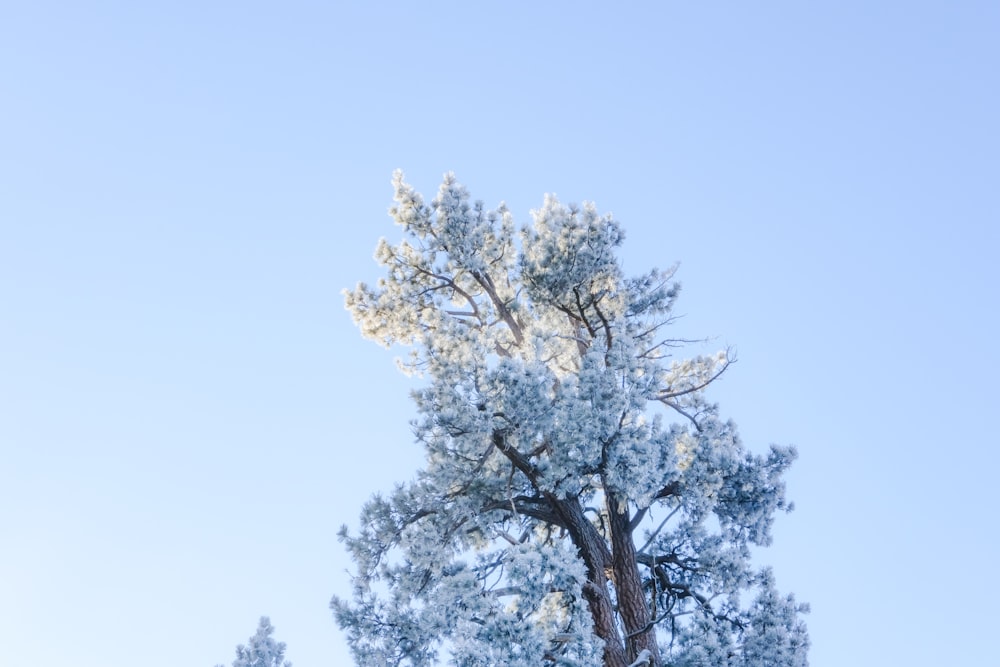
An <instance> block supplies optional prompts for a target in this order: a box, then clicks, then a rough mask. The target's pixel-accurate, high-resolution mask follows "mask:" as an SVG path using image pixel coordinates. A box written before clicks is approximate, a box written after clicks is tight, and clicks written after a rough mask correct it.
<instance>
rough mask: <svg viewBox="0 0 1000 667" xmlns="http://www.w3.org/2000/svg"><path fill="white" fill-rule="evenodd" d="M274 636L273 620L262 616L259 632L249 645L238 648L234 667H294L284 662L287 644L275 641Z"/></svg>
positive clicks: (218, 666) (220, 666) (219, 666)
mask: <svg viewBox="0 0 1000 667" xmlns="http://www.w3.org/2000/svg"><path fill="white" fill-rule="evenodd" d="M272 634H274V627H273V626H272V625H271V620H270V619H269V618H268V617H267V616H261V617H260V624H259V625H258V626H257V632H256V633H255V634H254V635H253V636H252V637H250V641H249V642H247V645H246V646H243V645H242V644H240V645H239V646H237V647H236V659H235V660H233V667H292V663H290V662H288V661H287V660H284V659H285V643H284V642H276V641H274V638H273V637H271V635H272ZM282 661H284V662H282ZM216 667H222V665H216Z"/></svg>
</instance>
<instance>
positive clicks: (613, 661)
mask: <svg viewBox="0 0 1000 667" xmlns="http://www.w3.org/2000/svg"><path fill="white" fill-rule="evenodd" d="M547 497H548V500H549V502H550V503H552V508H553V509H554V510H555V512H556V513H557V514H558V515H559V517H560V518H561V519H562V520H563V522H564V523H565V525H566V530H567V531H568V532H569V535H570V538H571V539H572V540H573V544H574V545H575V546H576V548H577V550H578V551H579V553H580V557H581V558H583V562H584V564H585V565H586V566H587V583H586V584H585V585H584V587H583V595H584V597H585V598H586V600H587V605H588V606H589V607H590V615H591V616H592V617H593V619H594V632H595V633H596V634H597V636H598V637H600V638H601V639H602V640H604V667H628V664H629V662H630V660H629V659H628V657H627V655H626V653H625V646H624V642H622V638H621V635H620V634H619V633H618V626H617V624H616V623H615V611H614V605H612V604H611V596H610V595H609V594H608V586H607V581H608V575H607V571H608V570H609V569H610V567H611V553H610V552H609V551H608V545H607V544H606V543H605V542H604V538H603V537H601V534H600V533H598V532H597V529H596V528H594V525H593V524H592V523H590V521H589V520H588V519H587V517H586V516H585V515H584V513H583V508H582V507H580V502H579V501H578V500H577V499H576V498H566V499H558V498H556V497H555V496H554V495H551V494H548V495H547Z"/></svg>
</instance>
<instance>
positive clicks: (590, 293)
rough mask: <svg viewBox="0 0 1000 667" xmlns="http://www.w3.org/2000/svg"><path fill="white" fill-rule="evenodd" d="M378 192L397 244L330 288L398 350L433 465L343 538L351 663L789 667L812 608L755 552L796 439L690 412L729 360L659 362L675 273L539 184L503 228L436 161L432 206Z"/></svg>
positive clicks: (364, 325)
mask: <svg viewBox="0 0 1000 667" xmlns="http://www.w3.org/2000/svg"><path fill="white" fill-rule="evenodd" d="M393 184H394V187H395V201H396V205H395V206H394V207H393V208H392V209H391V210H390V214H391V215H392V217H393V218H394V219H395V221H396V222H397V223H398V224H399V225H400V226H401V227H402V229H403V230H404V233H405V236H406V238H405V239H404V240H403V241H402V242H400V243H399V244H397V245H391V244H390V243H388V242H386V241H385V240H382V241H380V242H379V244H378V247H377V250H376V260H377V261H378V262H379V263H380V264H382V265H383V266H384V267H385V269H386V275H385V277H384V278H383V279H381V280H380V281H379V282H378V284H377V285H376V286H375V287H374V288H372V287H369V286H367V285H364V284H359V285H358V286H357V288H355V289H354V290H350V291H345V300H346V305H347V308H348V309H349V310H350V311H351V313H352V315H353V316H354V319H355V322H357V324H358V326H359V327H360V328H361V331H362V333H363V334H364V335H365V336H366V337H368V338H371V339H373V340H375V341H377V342H379V343H380V344H382V345H385V346H387V347H391V346H394V345H406V346H410V347H411V354H410V356H409V358H408V360H406V361H405V362H402V363H403V366H404V369H405V370H407V371H408V372H414V373H419V374H421V375H423V376H424V377H425V378H426V382H425V384H424V385H423V386H422V387H421V388H420V389H419V390H417V391H415V392H414V401H415V403H416V406H417V411H418V415H419V418H418V419H417V420H416V421H415V423H414V432H415V435H416V439H417V441H418V442H419V443H420V444H421V445H422V446H423V447H424V448H425V451H426V454H427V463H426V466H425V467H424V468H423V469H422V470H420V471H419V472H418V474H417V476H416V478H415V479H414V480H413V481H412V482H411V483H409V484H406V485H400V486H398V487H397V488H396V489H395V490H394V491H393V492H392V493H391V494H389V495H388V496H385V497H383V496H379V495H376V496H375V497H373V498H372V499H371V501H369V502H368V503H367V504H366V505H365V508H364V510H363V513H362V517H361V527H360V530H359V532H357V533H355V534H351V533H349V532H348V531H347V529H346V528H344V529H342V532H341V538H342V539H343V540H344V542H345V543H346V545H347V548H348V549H349V550H350V552H351V555H352V557H353V558H354V560H355V562H356V563H357V567H358V570H357V573H356V575H355V576H354V579H353V583H354V596H353V600H350V601H347V600H341V599H336V598H335V599H334V600H333V602H332V607H333V610H334V613H335V616H336V618H337V621H338V622H339V623H340V625H341V626H342V627H343V628H345V629H346V631H347V632H348V635H349V638H350V642H351V647H352V650H353V652H354V656H355V659H356V661H357V662H358V664H359V665H374V664H378V665H412V666H419V665H432V664H437V663H438V662H441V661H448V662H450V663H451V664H457V665H483V666H486V665H525V666H527V665H533V666H534V665H540V664H552V665H594V664H599V663H601V662H602V661H603V662H604V663H605V664H616V665H620V666H621V667H626V665H627V663H628V662H632V664H645V663H644V662H643V660H646V661H648V663H649V664H650V665H658V664H663V662H664V661H667V662H669V663H670V664H676V665H745V666H747V667H750V666H751V665H753V666H757V665H765V664H767V665H781V666H786V665H787V666H792V665H794V666H796V667H798V666H800V665H805V664H806V651H807V648H808V637H807V634H806V631H805V626H804V625H803V624H802V622H801V620H800V618H799V615H800V614H801V613H802V612H803V611H804V607H803V606H801V605H796V604H795V603H794V601H793V600H792V598H790V597H781V596H779V595H778V594H777V593H776V592H774V590H773V581H772V578H771V576H770V573H767V572H765V573H758V572H755V571H754V569H753V568H752V567H751V565H750V562H749V552H750V549H749V546H750V545H767V544H768V543H769V542H770V539H771V534H770V528H771V523H772V521H773V516H774V513H775V512H776V511H778V510H788V509H790V504H789V503H787V502H786V501H785V498H784V485H783V482H782V481H781V474H782V473H783V471H784V470H785V469H786V468H787V467H788V465H789V464H790V463H791V461H792V460H793V459H794V457H795V451H794V449H792V448H787V447H784V448H783V447H772V448H771V450H770V452H769V453H768V454H767V455H766V456H757V455H753V454H751V453H750V452H748V451H747V450H746V449H744V447H743V445H742V443H741V442H740V439H739V437H738V435H737V432H736V427H735V426H734V425H733V424H732V423H731V422H728V421H725V420H723V419H721V418H720V417H719V416H718V409H717V408H716V406H714V405H712V404H710V403H708V402H707V401H706V399H705V397H704V390H705V388H706V387H707V386H708V385H709V384H710V383H711V382H712V381H713V380H714V379H715V378H717V377H718V376H719V375H720V374H721V373H722V372H723V371H725V369H726V368H727V367H728V366H729V364H730V363H731V362H732V358H731V357H730V355H729V354H728V352H726V351H722V352H720V353H719V354H717V355H712V356H697V357H694V358H690V359H674V358H672V356H671V353H672V352H673V351H674V348H676V347H677V345H678V343H679V341H671V340H670V339H669V338H667V337H665V335H664V327H665V325H668V324H669V323H670V321H671V318H672V316H671V309H672V307H673V304H674V301H675V299H676V298H677V295H678V293H679V289H680V288H679V285H677V284H676V283H673V282H672V277H673V270H670V271H666V272H661V271H656V270H654V271H651V272H649V273H648V274H646V275H644V276H639V277H637V278H627V277H625V276H623V274H622V271H621V268H620V266H619V264H618V261H617V258H616V251H617V248H618V246H619V245H620V244H621V242H622V240H623V238H624V236H623V233H622V231H621V228H620V226H619V225H618V223H617V222H616V221H615V220H614V219H613V218H611V217H610V216H601V215H599V214H598V213H597V211H596V208H595V207H594V206H593V205H592V204H585V205H583V206H582V207H575V206H569V207H567V206H564V205H562V204H560V203H559V201H558V200H557V199H556V198H555V197H553V196H548V197H546V198H545V201H544V203H543V205H542V207H541V208H540V209H539V210H537V211H533V212H532V216H533V219H534V224H533V225H532V226H531V227H530V228H525V229H523V230H521V232H520V234H519V235H518V234H516V233H515V230H514V223H513V220H512V217H511V215H510V213H509V212H508V211H507V210H506V208H505V207H504V206H502V205H501V206H500V207H499V208H497V209H496V210H493V211H490V210H487V209H486V208H485V207H484V206H483V205H482V204H481V203H478V202H477V203H472V202H470V199H469V195H468V193H467V191H466V190H465V188H464V187H462V186H461V185H459V184H458V183H457V181H456V180H455V178H454V176H452V175H450V174H449V175H446V177H445V179H444V182H443V183H442V185H441V188H440V190H439V193H438V195H437V196H436V197H435V199H434V200H433V201H432V202H431V203H430V205H427V204H425V203H424V200H423V198H422V197H421V196H420V194H419V193H417V192H415V191H414V190H413V189H412V187H410V186H409V185H408V184H406V183H405V182H404V181H403V178H402V175H401V174H399V173H397V174H396V175H395V176H394V179H393ZM667 415H673V416H674V417H675V418H676V419H677V421H675V422H674V423H667V421H666V419H665V417H666V416H667ZM640 534H641V535H640ZM623 535H624V536H625V537H624V538H623V537H622V536H623ZM623 539H625V540H626V541H625V542H623V541H622V540H623ZM633 540H634V541H633ZM629 545H631V546H629ZM620 554H625V555H623V556H621V558H617V556H618V555H620ZM628 554H631V555H628ZM616 558H617V560H616ZM630 572H632V573H635V575H636V578H635V579H634V580H633V579H630V578H629V576H630V575H629V573H630ZM630 582H633V583H630ZM637 586H638V587H637ZM741 591H742V592H747V593H749V592H753V591H756V597H755V598H754V599H753V602H752V603H751V604H750V605H749V606H744V605H742V604H741V599H740V598H741V595H740V594H741ZM637 595H638V596H639V597H640V598H644V600H645V602H641V603H640V604H639V606H638V607H636V605H635V604H632V605H622V604H619V603H620V602H622V600H623V598H624V597H629V596H630V597H629V600H632V601H633V602H634V600H635V596H637ZM602 600H603V601H604V602H601V601H602ZM602 604H603V605H604V606H603V607H602V606H601V605H602ZM602 610H603V611H602ZM602 614H603V615H602ZM607 614H613V615H614V618H613V619H610V620H609V619H608V618H607ZM643 619H646V620H643ZM635 623H639V624H643V623H646V626H645V627H641V628H638V629H635V628H634V627H632V626H634V624H635ZM630 624H632V626H630ZM650 636H655V637H656V638H658V643H657V641H652V643H650V642H649V641H647V639H645V638H648V637H650ZM636 637H638V639H637V638H636ZM626 656H628V657H626Z"/></svg>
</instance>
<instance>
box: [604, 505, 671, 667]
mask: <svg viewBox="0 0 1000 667" xmlns="http://www.w3.org/2000/svg"><path fill="white" fill-rule="evenodd" d="M607 503H608V518H609V523H610V528H611V554H612V555H611V564H612V571H613V574H614V582H615V592H616V593H617V596H618V613H619V614H620V615H621V619H622V625H623V626H624V628H625V653H626V656H627V658H628V660H629V662H631V661H633V660H635V659H636V658H637V657H638V655H639V654H640V653H641V652H642V650H643V649H648V650H649V652H650V654H651V655H652V661H651V662H650V665H652V667H658V666H659V665H660V649H659V647H658V646H657V645H656V631H655V630H654V629H653V626H652V625H651V624H650V617H649V607H648V606H647V604H646V596H645V593H644V592H643V590H642V577H641V576H640V575H639V564H638V562H637V561H636V553H635V542H633V541H632V530H631V527H630V523H631V522H630V521H629V515H628V505H627V504H626V503H625V502H624V501H619V500H618V499H617V498H615V497H614V496H610V497H609V498H608V499H607ZM619 510H621V511H619Z"/></svg>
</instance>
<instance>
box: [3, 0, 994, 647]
mask: <svg viewBox="0 0 1000 667" xmlns="http://www.w3.org/2000/svg"><path fill="white" fill-rule="evenodd" d="M536 4H541V3H534V4H532V5H529V4H528V3H517V2H515V3H504V4H502V5H501V4H498V3H493V4H486V3H442V2H430V3H419V4H418V3H392V2H389V3H380V4H377V5H376V4H363V3H346V2H345V3H322V2H315V3H299V2H289V3H263V2H243V3H227V2H216V3H183V2H175V3H159V2H149V3H125V2H89V3H68V2H67V3H51V2H44V1H41V2H33V3H16V4H15V3H8V4H6V5H4V6H3V7H0V540H2V548H0V645H2V646H3V647H4V655H5V660H7V661H9V662H10V664H40V665H64V664H74V665H82V666H88V665H95V666H96V665H101V666H102V667H125V666H126V665H134V664H143V665H146V666H147V667H160V666H166V665H177V664H191V665H198V664H201V665H212V664H215V663H216V662H222V661H230V660H231V659H232V651H233V647H234V646H235V644H236V643H238V642H242V641H245V640H246V638H247V637H248V636H249V635H250V634H251V633H252V632H253V630H254V628H255V627H256V622H257V618H258V616H260V615H262V614H268V615H270V616H271V619H272V622H273V623H274V625H275V626H276V628H277V632H276V636H277V638H278V639H280V640H282V641H285V642H287V643H288V657H289V658H290V659H291V660H292V661H293V662H294V663H295V664H296V665H297V667H311V666H315V665H321V664H322V665H340V664H348V658H347V651H346V647H345V645H344V642H343V639H342V637H341V636H340V634H339V632H338V630H337V629H336V626H335V624H334V623H333V620H332V618H331V616H330V614H329V612H328V610H327V604H328V601H329V599H330V597H331V596H332V595H333V594H334V593H340V594H345V593H346V592H347V590H348V580H347V574H346V571H347V569H348V568H349V566H350V564H349V562H348V560H347V558H346V555H345V553H344V551H343V549H342V548H341V546H340V545H339V544H338V543H337V540H336V537H335V535H336V531H337V529H338V527H339V526H340V525H341V524H344V523H346V524H348V525H355V523H356V520H357V519H356V517H357V514H358V511H359V509H360V506H361V504H362V503H363V502H364V500H365V499H366V498H367V497H368V496H369V495H370V494H371V493H372V492H373V491H376V490H386V489H388V488H390V487H391V485H392V484H393V482H394V481H402V480H405V479H408V478H409V477H410V476H411V475H412V474H413V471H414V470H415V468H416V466H417V465H418V464H419V461H420V457H419V451H418V450H417V448H416V447H415V446H414V445H413V444H412V438H411V435H410V431H409V426H408V421H409V419H410V418H411V417H412V415H413V409H412V407H411V406H410V404H409V402H408V399H407V392H408V389H409V387H410V386H411V385H410V384H409V383H410V381H409V380H407V379H406V378H404V377H402V376H401V375H399V374H398V373H397V372H396V370H395V367H394V365H393V362H392V355H391V354H389V353H386V352H385V351H384V350H381V349H380V348H378V347H376V346H374V345H372V344H371V343H368V342H366V341H364V340H362V339H361V337H360V335H359V334H358V332H357V331H356V330H355V329H354V327H353V326H352V324H351V322H350V318H349V316H348V315H347V313H346V312H345V311H344V310H343V307H342V299H341V296H340V294H339V292H340V290H341V289H342V288H343V287H347V286H351V285H353V284H354V283H355V282H357V281H358V280H361V279H365V280H371V279H374V278H375V277H376V276H377V267H376V266H375V264H374V263H373V262H372V260H371V254H372V250H373V249H374V246H375V242H376V240H377V239H378V237H380V236H387V237H388V238H390V239H397V238H398V233H397V231H396V230H395V229H394V228H393V227H392V224H391V221H390V220H389V218H388V217H387V216H386V214H385V211H386V209H387V207H388V206H389V204H390V203H391V200H390V198H391V189H390V187H389V178H390V175H391V172H392V170H393V169H395V168H397V167H398V168H402V169H404V170H405V171H406V173H407V177H408V180H409V181H410V182H412V183H414V184H415V185H417V186H418V187H419V188H420V189H422V190H423V191H424V193H425V194H427V195H428V196H430V195H431V194H433V191H434V190H435V189H436V187H437V185H438V183H439V181H440V177H441V174H442V173H443V172H445V171H448V170H454V171H455V172H456V173H457V174H458V177H459V179H460V180H461V181H462V182H463V183H465V185H467V186H468V187H469V189H470V190H471V191H472V193H473V196H474V197H477V198H481V199H483V200H485V201H486V202H487V203H488V204H490V205H495V204H497V203H498V202H499V201H500V200H506V201H507V203H508V204H509V205H510V207H511V209H512V210H513V211H514V213H515V215H516V217H517V220H518V221H519V222H522V223H523V222H527V221H528V220H529V216H528V211H529V209H531V208H533V207H536V206H538V205H540V204H541V201H542V195H543V194H544V193H545V192H554V193H557V194H558V195H559V196H560V198H561V199H562V200H563V201H567V202H568V201H580V200H584V199H587V200H592V201H595V202H596V203H597V206H598V208H599V210H601V211H605V212H608V211H610V212H613V213H614V214H615V215H616V217H617V218H618V219H619V220H621V221H622V223H623V225H624V227H625V229H626V233H627V238H626V242H625V247H624V251H623V262H624V264H625V267H626V270H627V271H630V272H632V273H639V272H641V271H644V270H646V269H647V268H649V267H651V266H654V265H658V266H666V265H670V264H672V263H673V262H675V261H680V262H681V269H680V273H679V277H680V279H681V280H682V282H683V283H684V295H683V297H682V300H681V302H680V306H679V309H680V311H681V312H683V313H684V314H685V317H684V319H683V320H682V321H681V322H680V323H679V324H678V334H680V335H687V336H711V337H714V338H715V343H714V344H717V345H719V346H721V345H725V344H732V345H735V346H736V348H737V350H738V354H739V358H740V361H739V363H738V364H737V365H736V366H734V367H733V369H732V370H731V371H730V372H729V373H727V376H726V377H725V379H724V381H723V382H722V383H721V384H719V385H718V386H717V387H716V389H715V392H714V394H713V396H714V397H715V398H717V399H718V400H719V401H720V402H721V404H722V406H723V411H724V413H725V414H728V415H729V416H732V417H733V418H734V419H735V420H736V421H737V423H738V424H740V427H741V430H742V433H743V436H744V440H745V441H746V442H747V443H748V445H750V446H751V447H752V448H754V449H757V450H762V449H763V448H765V447H766V445H767V444H768V443H770V442H778V443H793V444H796V445H797V446H798V447H799V451H800V460H799V461H798V462H797V464H796V465H795V466H794V467H793V469H792V470H791V471H790V473H789V476H788V482H789V493H790V495H791V497H792V498H793V499H794V500H795V502H796V505H797V510H796V511H795V512H794V513H792V514H790V515H786V516H782V517H780V518H779V520H778V523H777V526H776V531H775V533H776V540H775V545H774V546H773V547H772V548H770V549H768V550H766V551H763V552H762V553H761V554H760V557H759V559H760V562H761V563H772V564H773V565H774V566H775V570H776V574H777V580H778V584H779V587H781V588H782V589H783V590H787V591H794V592H795V593H796V594H797V596H798V598H799V599H802V600H805V601H808V602H810V603H811V604H812V608H813V612H812V614H811V615H810V617H809V619H808V621H809V625H810V630H811V634H812V639H813V651H812V654H811V662H812V664H813V665H814V666H815V667H828V666H829V667H833V666H839V665H844V664H870V665H886V664H907V665H914V666H919V665H939V664H983V663H984V662H986V661H988V660H989V659H990V658H991V657H992V656H993V655H994V654H995V641H994V639H993V638H994V635H995V628H996V627H997V624H998V622H1000V612H998V610H997V606H996V600H997V599H998V598H1000V575H998V574H997V569H996V565H995V564H996V562H998V560H1000V548H998V538H997V529H998V525H997V519H996V509H997V502H996V496H995V493H994V488H995V486H996V474H997V470H998V468H1000V454H998V449H1000V447H998V444H1000V443H998V437H997V435H996V433H995V429H994V428H993V425H992V422H993V419H994V416H995V414H996V404H997V399H998V391H997V389H996V378H997V377H998V376H1000V359H998V352H997V342H996V341H997V337H998V333H1000V327H998V322H997V318H998V316H997V311H998V308H997V305H998V304H997V296H996V294H997V288H998V286H1000V270H998V268H997V261H996V255H997V248H998V241H1000V238H998V237H1000V234H998V231H997V229H998V226H1000V204H998V201H1000V198H998V185H997V184H998V183H1000V157H998V155H1000V132H998V127H997V120H996V119H997V118H1000V93H998V90H1000V86H998V85H997V74H996V72H997V66H998V63H1000V41H998V40H997V38H996V36H997V35H998V34H1000V8H998V5H996V3H988V2H971V1H970V2H954V3H930V2H813V3H794V2H764V3H752V6H751V3H736V2H727V3H679V2H663V3H651V2H650V3H634V4H632V5H628V6H624V7H612V6H611V5H610V3H568V2H567V3H559V2H553V3H545V4H544V6H535V5H536Z"/></svg>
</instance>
